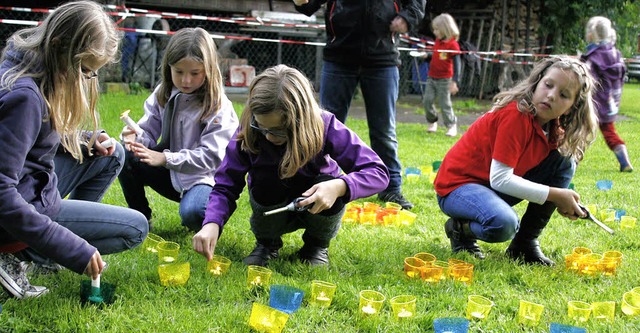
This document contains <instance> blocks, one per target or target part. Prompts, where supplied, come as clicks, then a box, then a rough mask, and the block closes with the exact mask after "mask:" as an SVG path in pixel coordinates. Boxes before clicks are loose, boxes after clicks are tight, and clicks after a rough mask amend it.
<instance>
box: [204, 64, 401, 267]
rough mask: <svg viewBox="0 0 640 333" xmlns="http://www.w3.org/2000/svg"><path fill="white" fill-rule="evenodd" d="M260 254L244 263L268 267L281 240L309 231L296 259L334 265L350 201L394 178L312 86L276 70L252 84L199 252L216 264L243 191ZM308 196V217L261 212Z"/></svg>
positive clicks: (281, 69)
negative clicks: (331, 251) (333, 247)
mask: <svg viewBox="0 0 640 333" xmlns="http://www.w3.org/2000/svg"><path fill="white" fill-rule="evenodd" d="M247 174H248V177H247V184H248V189H249V199H250V203H251V208H252V210H253V214H252V216H251V218H250V223H251V231H253V233H254V235H255V237H256V247H255V249H254V250H253V252H251V254H249V256H247V257H246V258H245V259H244V263H245V264H247V265H259V266H265V265H266V264H267V262H268V261H269V260H270V259H273V258H276V257H277V256H278V251H279V249H280V248H281V247H282V245H283V244H282V239H281V236H282V235H284V234H286V233H290V232H293V231H296V230H298V229H305V232H304V234H303V235H302V239H303V241H304V246H303V247H302V248H301V249H300V251H299V252H298V255H299V258H300V259H301V260H302V261H303V262H307V263H309V264H311V265H327V264H328V263H329V256H328V247H329V243H330V242H331V239H333V238H334V237H335V236H336V234H337V233H338V230H339V229H340V221H341V219H342V215H343V214H344V210H345V209H344V206H345V204H346V203H347V202H349V201H351V200H354V199H358V198H363V197H368V196H371V195H373V194H375V193H378V192H380V191H381V190H383V189H385V188H386V187H387V184H388V182H389V173H388V171H387V168H386V167H385V166H384V164H383V163H382V161H381V160H380V158H379V157H378V155H377V154H376V153H375V152H374V151H373V150H371V148H369V147H368V146H367V145H366V144H365V143H364V142H363V141H362V140H361V139H360V138H359V137H358V136H357V135H356V134H355V133H354V132H353V131H351V130H350V129H348V128H347V127H346V126H345V125H344V124H342V123H341V122H340V121H338V120H337V119H336V118H335V116H334V115H333V114H331V113H329V112H326V111H323V110H322V109H320V107H319V106H318V104H317V103H316V101H315V99H314V94H313V90H312V88H311V84H310V83H309V80H308V79H307V78H306V77H305V76H304V75H303V74H302V73H300V72H299V71H297V70H295V69H293V68H290V67H287V66H285V65H278V66H275V67H272V68H269V69H267V70H265V71H264V72H263V73H262V74H261V75H259V76H258V77H256V78H255V79H254V81H253V82H252V83H251V87H250V90H249V98H248V100H247V105H246V107H245V110H244V112H243V114H242V116H241V119H240V128H239V130H238V132H237V133H236V137H235V139H232V140H231V142H230V143H229V146H228V147H227V152H226V155H225V158H224V160H223V161H222V165H221V166H220V168H219V169H218V171H217V172H216V175H215V185H214V187H213V191H212V192H211V195H210V197H209V204H208V206H207V210H206V213H205V219H204V223H203V227H202V229H201V230H200V232H198V233H197V234H196V235H195V236H194V237H193V247H194V249H195V250H196V251H197V252H198V253H200V254H202V255H203V256H205V257H206V258H207V260H210V259H211V257H212V255H213V253H214V250H215V246H216V243H217V240H218V237H219V235H220V233H221V231H222V227H223V226H224V224H225V223H226V222H227V221H228V220H229V217H230V216H231V214H232V213H233V212H234V210H235V209H236V200H237V199H238V197H239V196H240V194H241V192H242V191H243V189H244V186H245V176H246V175H247ZM298 197H305V199H304V200H302V201H300V202H298V203H297V206H298V207H302V206H307V205H309V209H308V210H306V211H301V212H296V211H293V212H291V211H287V212H282V213H279V214H274V215H269V216H264V215H263V213H264V212H266V211H269V210H272V209H274V208H279V207H282V206H285V205H287V204H288V203H290V202H292V201H293V200H294V199H296V198H298Z"/></svg>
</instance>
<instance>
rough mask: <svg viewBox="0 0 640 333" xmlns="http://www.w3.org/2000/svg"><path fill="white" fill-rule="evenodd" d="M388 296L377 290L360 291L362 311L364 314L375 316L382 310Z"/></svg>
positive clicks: (360, 307)
mask: <svg viewBox="0 0 640 333" xmlns="http://www.w3.org/2000/svg"><path fill="white" fill-rule="evenodd" d="M385 299H386V297H385V296H384V295H383V294H382V293H379V292H377V291H375V290H362V291H361V292H360V305H359V309H360V313H361V314H362V315H364V316H375V315H378V314H379V313H380V310H382V305H383V303H384V300H385Z"/></svg>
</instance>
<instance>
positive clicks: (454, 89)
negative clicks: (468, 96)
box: [449, 81, 458, 95]
mask: <svg viewBox="0 0 640 333" xmlns="http://www.w3.org/2000/svg"><path fill="white" fill-rule="evenodd" d="M449 93H451V95H455V94H457V93H458V83H456V81H451V83H449Z"/></svg>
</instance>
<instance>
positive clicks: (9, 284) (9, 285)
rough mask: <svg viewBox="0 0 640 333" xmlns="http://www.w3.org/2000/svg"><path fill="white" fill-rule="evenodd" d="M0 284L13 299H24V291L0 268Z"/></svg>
mask: <svg viewBox="0 0 640 333" xmlns="http://www.w3.org/2000/svg"><path fill="white" fill-rule="evenodd" d="M0 283H2V286H3V287H4V288H5V289H6V290H7V291H8V292H9V293H11V295H13V296H14V297H15V298H18V299H22V298H24V291H23V290H22V288H20V286H19V285H18V284H17V283H16V282H15V281H14V280H13V278H11V276H9V274H8V273H7V272H6V271H5V270H4V269H2V268H0Z"/></svg>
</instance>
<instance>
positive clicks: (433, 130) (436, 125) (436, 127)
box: [427, 123, 438, 133]
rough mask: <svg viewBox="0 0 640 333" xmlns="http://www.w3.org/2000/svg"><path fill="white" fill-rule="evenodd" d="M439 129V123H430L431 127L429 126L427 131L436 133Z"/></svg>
mask: <svg viewBox="0 0 640 333" xmlns="http://www.w3.org/2000/svg"><path fill="white" fill-rule="evenodd" d="M437 130H438V123H429V127H427V132H429V133H435V132H436V131H437Z"/></svg>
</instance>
